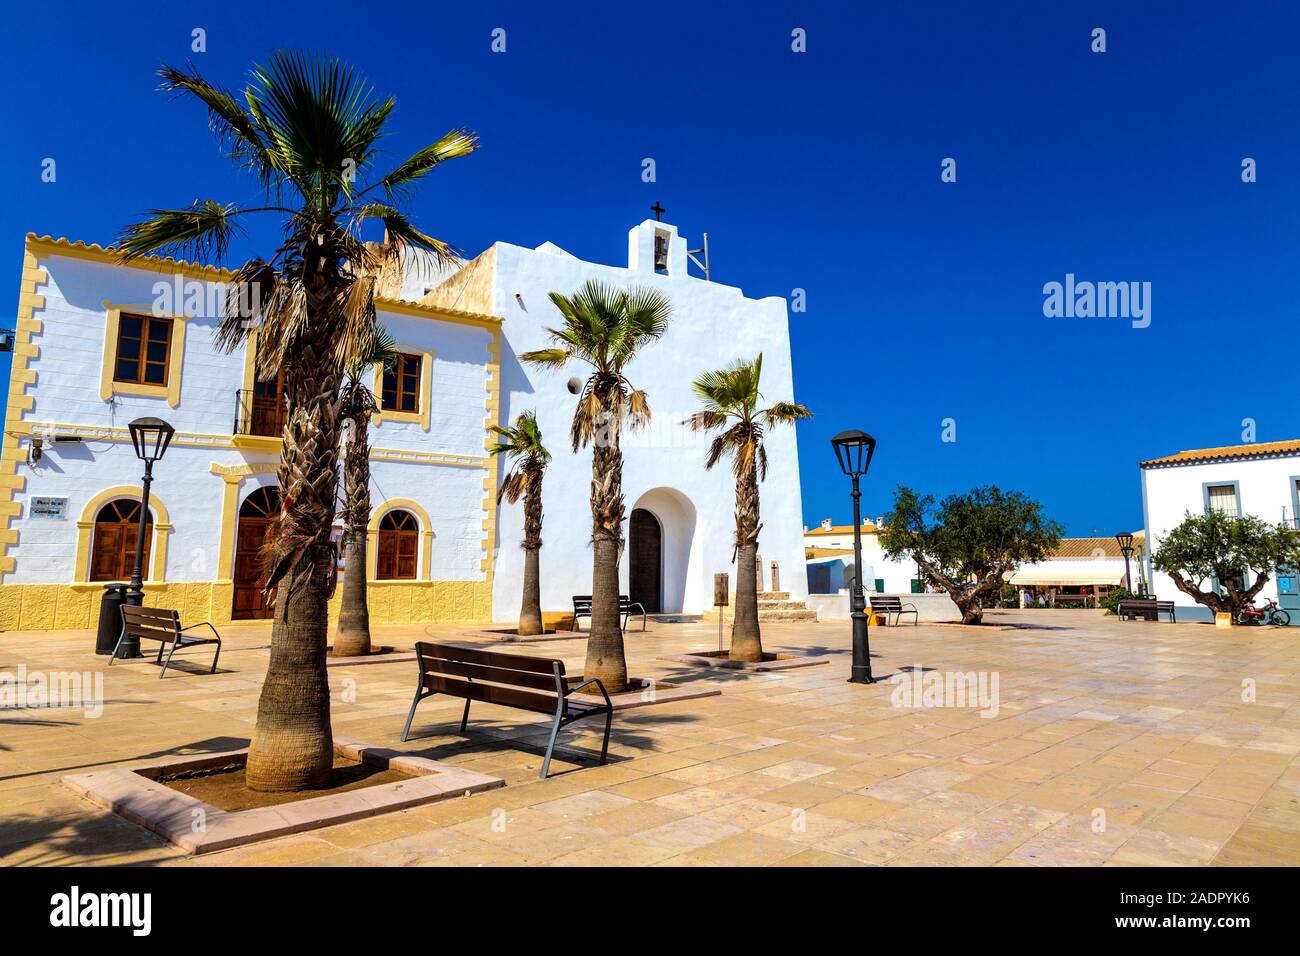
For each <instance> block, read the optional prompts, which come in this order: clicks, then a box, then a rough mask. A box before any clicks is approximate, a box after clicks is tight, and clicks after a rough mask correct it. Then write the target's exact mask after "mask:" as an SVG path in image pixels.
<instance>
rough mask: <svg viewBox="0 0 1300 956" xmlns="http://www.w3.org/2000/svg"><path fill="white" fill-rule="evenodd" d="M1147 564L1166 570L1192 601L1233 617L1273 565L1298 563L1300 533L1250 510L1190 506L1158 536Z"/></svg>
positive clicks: (1249, 600)
mask: <svg viewBox="0 0 1300 956" xmlns="http://www.w3.org/2000/svg"><path fill="white" fill-rule="evenodd" d="M1151 566H1152V567H1154V568H1155V569H1156V570H1157V571H1163V572H1164V573H1165V574H1167V575H1169V580H1171V581H1173V582H1174V587H1176V588H1178V590H1180V591H1182V592H1183V593H1184V594H1186V595H1187V596H1188V597H1190V598H1191V599H1192V600H1193V601H1195V602H1196V603H1197V604H1202V605H1204V606H1205V607H1208V608H1209V609H1210V610H1212V611H1226V612H1228V613H1230V614H1231V615H1232V617H1233V620H1234V621H1235V620H1236V617H1237V612H1238V611H1240V610H1241V609H1242V608H1244V607H1249V606H1250V605H1252V604H1253V603H1254V601H1255V596H1256V595H1257V594H1259V592H1260V590H1261V589H1262V588H1263V587H1264V585H1265V584H1267V583H1268V580H1269V575H1270V574H1271V573H1272V572H1273V571H1274V570H1276V569H1277V568H1279V567H1291V568H1295V567H1300V535H1297V533H1296V532H1295V531H1293V530H1291V529H1290V528H1288V527H1287V526H1286V525H1285V524H1280V523H1279V524H1276V525H1270V524H1269V523H1268V522H1266V521H1262V520H1261V519H1259V518H1256V517H1255V516H1254V515H1242V516H1241V517H1234V516H1232V515H1226V514H1224V513H1223V512H1221V511H1214V510H1210V511H1206V512H1205V513H1204V514H1198V515H1194V514H1191V513H1190V512H1189V513H1188V514H1187V516H1186V517H1185V518H1184V519H1183V521H1182V523H1181V524H1180V525H1178V527H1176V528H1174V529H1173V530H1172V531H1170V532H1169V533H1168V534H1166V535H1165V536H1164V537H1163V538H1161V540H1160V545H1159V547H1157V548H1156V550H1155V552H1154V553H1153V554H1152V555H1151ZM1252 575H1254V579H1255V580H1254V583H1250V578H1251V576H1252ZM1216 581H1217V583H1218V587H1217V588H1216V587H1215V586H1214V584H1215V582H1216Z"/></svg>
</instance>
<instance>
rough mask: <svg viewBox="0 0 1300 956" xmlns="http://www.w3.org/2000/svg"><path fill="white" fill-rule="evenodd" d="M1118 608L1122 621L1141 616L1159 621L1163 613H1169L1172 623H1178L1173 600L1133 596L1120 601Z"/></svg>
mask: <svg viewBox="0 0 1300 956" xmlns="http://www.w3.org/2000/svg"><path fill="white" fill-rule="evenodd" d="M1116 610H1117V612H1118V614H1119V619H1120V620H1121V621H1123V620H1126V619H1127V620H1130V621H1136V620H1137V619H1138V617H1139V616H1141V617H1142V618H1143V619H1144V620H1147V621H1158V620H1160V615H1161V614H1168V615H1169V620H1170V622H1171V623H1173V624H1177V623H1178V617H1177V616H1176V614H1175V613H1174V602H1173V601H1157V600H1155V599H1154V598H1131V599H1128V600H1124V601H1120V602H1119V606H1118V607H1117V608H1116Z"/></svg>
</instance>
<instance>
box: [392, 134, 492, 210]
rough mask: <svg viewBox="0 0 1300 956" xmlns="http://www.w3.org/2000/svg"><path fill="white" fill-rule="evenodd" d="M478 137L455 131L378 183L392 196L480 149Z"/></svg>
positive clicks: (445, 135) (402, 164)
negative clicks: (436, 168)
mask: <svg viewBox="0 0 1300 956" xmlns="http://www.w3.org/2000/svg"><path fill="white" fill-rule="evenodd" d="M478 147H479V140H478V135H477V134H475V133H473V132H471V131H470V130H467V129H454V130H451V131H450V132H448V133H444V134H443V135H442V137H441V138H440V139H438V140H437V141H436V142H434V143H430V144H429V145H428V146H426V147H424V149H422V150H420V151H419V152H417V153H415V154H413V155H412V156H410V157H409V158H407V159H406V160H405V161H404V162H402V163H401V164H399V165H398V166H397V167H396V168H395V169H393V171H392V172H390V173H389V174H388V175H387V176H384V177H383V178H382V179H380V180H379V182H378V183H376V185H377V186H382V187H383V189H384V191H385V192H386V193H387V194H388V195H389V196H392V195H394V194H395V193H397V192H399V191H400V190H401V189H402V187H405V186H408V185H410V184H411V183H413V182H415V181H416V180H418V179H420V178H421V177H422V176H424V175H426V174H427V173H428V172H429V171H430V170H432V169H433V168H434V167H435V166H437V165H439V164H441V163H445V162H447V160H449V159H459V158H460V157H462V156H468V155H469V154H470V153H472V152H474V150H476V149H478Z"/></svg>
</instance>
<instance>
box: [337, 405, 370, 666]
mask: <svg viewBox="0 0 1300 956" xmlns="http://www.w3.org/2000/svg"><path fill="white" fill-rule="evenodd" d="M349 420H350V421H351V422H352V434H351V436H350V439H349V441H348V450H347V456H346V458H345V459H344V462H343V501H344V506H343V598H342V601H341V602H340V606H339V623H338V627H337V628H336V629H335V632H334V656H335V657H360V656H362V655H363V654H369V653H370V650H371V646H370V607H369V604H368V602H367V595H366V579H367V577H368V575H367V573H366V548H367V546H368V537H369V535H368V533H367V526H368V525H369V523H370V442H369V440H368V437H367V428H368V426H369V409H366V408H361V409H360V412H359V414H353V415H352V416H351V417H350V419H349Z"/></svg>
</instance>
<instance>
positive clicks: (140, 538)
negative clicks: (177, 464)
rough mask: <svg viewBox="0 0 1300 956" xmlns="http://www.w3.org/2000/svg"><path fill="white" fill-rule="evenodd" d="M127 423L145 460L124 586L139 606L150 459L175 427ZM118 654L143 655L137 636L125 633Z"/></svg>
mask: <svg viewBox="0 0 1300 956" xmlns="http://www.w3.org/2000/svg"><path fill="white" fill-rule="evenodd" d="M127 427H128V428H129V429H130V430H131V444H132V445H134V446H135V455H136V457H137V458H139V459H140V460H141V461H143V462H144V478H143V479H141V483H140V519H139V524H138V525H137V526H136V527H137V530H136V536H135V566H134V567H133V568H132V569H131V582H130V583H129V584H128V585H127V586H126V603H127V604H131V605H134V606H135V607H139V606H140V605H142V604H143V603H144V578H143V575H144V536H145V534H146V532H147V530H148V525H149V486H150V485H152V484H153V463H154V462H155V461H158V460H159V459H160V458H162V456H163V452H165V451H166V450H167V446H168V445H169V444H170V443H171V440H172V435H173V434H174V433H175V431H176V429H174V428H172V426H171V425H168V424H167V423H166V422H165V421H163V420H162V419H161V418H137V419H136V420H135V421H133V422H131V424H130V425H129V426H127ZM117 656H118V657H119V658H126V657H140V656H142V655H141V654H140V640H139V638H136V637H132V636H131V635H130V634H127V635H126V636H125V637H124V638H123V640H122V647H121V650H119V651H118V654H117Z"/></svg>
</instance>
